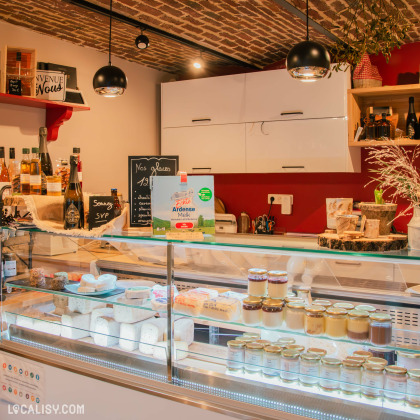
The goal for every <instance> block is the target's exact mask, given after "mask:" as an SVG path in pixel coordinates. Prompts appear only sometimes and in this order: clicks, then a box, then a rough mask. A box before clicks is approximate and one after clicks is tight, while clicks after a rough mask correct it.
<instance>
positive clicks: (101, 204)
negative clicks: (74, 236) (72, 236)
mask: <svg viewBox="0 0 420 420" xmlns="http://www.w3.org/2000/svg"><path fill="white" fill-rule="evenodd" d="M112 219H114V197H113V196H112V195H111V196H107V195H102V196H93V197H89V217H88V223H89V230H90V229H93V228H96V227H99V226H102V225H104V224H106V223H108V222H110V221H111V220H112Z"/></svg>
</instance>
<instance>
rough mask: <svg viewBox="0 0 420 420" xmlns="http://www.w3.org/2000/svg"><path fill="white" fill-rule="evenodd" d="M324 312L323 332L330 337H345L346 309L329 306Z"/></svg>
mask: <svg viewBox="0 0 420 420" xmlns="http://www.w3.org/2000/svg"><path fill="white" fill-rule="evenodd" d="M325 314H326V315H325V334H326V335H327V336H328V337H332V338H339V337H345V336H346V335H347V310H346V309H343V308H329V309H327V311H326V312H325Z"/></svg>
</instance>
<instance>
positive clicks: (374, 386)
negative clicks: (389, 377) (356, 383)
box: [362, 363, 385, 399]
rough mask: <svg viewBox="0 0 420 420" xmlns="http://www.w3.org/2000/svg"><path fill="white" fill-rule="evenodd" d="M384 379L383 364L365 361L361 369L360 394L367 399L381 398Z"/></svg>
mask: <svg viewBox="0 0 420 420" xmlns="http://www.w3.org/2000/svg"><path fill="white" fill-rule="evenodd" d="M384 379H385V377H384V366H383V365H380V364H374V363H365V364H364V365H363V369H362V394H363V395H364V396H365V397H366V398H369V399H379V398H381V397H382V393H383V387H384Z"/></svg>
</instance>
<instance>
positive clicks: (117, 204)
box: [111, 188, 121, 217]
mask: <svg viewBox="0 0 420 420" xmlns="http://www.w3.org/2000/svg"><path fill="white" fill-rule="evenodd" d="M111 195H112V196H113V197H114V217H118V216H119V215H120V214H121V204H120V200H119V198H118V190H117V189H116V188H111Z"/></svg>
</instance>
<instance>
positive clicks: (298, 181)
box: [214, 43, 420, 233]
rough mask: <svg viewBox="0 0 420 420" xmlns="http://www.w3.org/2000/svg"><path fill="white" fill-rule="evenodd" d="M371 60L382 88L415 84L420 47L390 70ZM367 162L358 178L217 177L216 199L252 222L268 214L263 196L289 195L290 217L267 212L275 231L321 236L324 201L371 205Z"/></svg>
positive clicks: (400, 226) (403, 226) (410, 47)
mask: <svg viewBox="0 0 420 420" xmlns="http://www.w3.org/2000/svg"><path fill="white" fill-rule="evenodd" d="M371 59H372V62H373V63H374V64H375V65H377V66H378V70H379V73H380V74H381V76H382V78H383V84H384V85H385V84H388V85H395V84H407V83H418V82H419V74H418V72H419V65H420V43H413V44H407V45H405V46H403V47H402V48H401V49H400V50H395V51H394V52H393V54H392V57H391V59H390V61H389V64H387V63H386V61H385V59H384V58H383V57H381V56H380V57H379V56H378V57H376V56H375V57H371ZM406 73H412V75H411V76H410V75H407V74H406ZM415 78H417V79H416V80H415V81H413V80H414V79H415ZM397 82H398V83H397ZM366 156H367V150H365V149H362V172H361V173H358V174H357V173H356V174H346V173H318V174H303V173H299V174H219V175H215V177H214V181H215V193H216V196H217V197H219V198H221V199H222V201H223V202H224V203H225V205H226V211H227V212H228V213H233V214H235V216H236V217H239V215H240V213H241V212H242V211H246V212H247V213H248V214H249V215H250V217H251V218H255V217H257V216H259V215H261V214H264V213H267V212H268V208H269V205H268V204H267V195H268V194H293V199H294V203H293V212H292V215H290V216H287V215H281V212H280V208H281V206H273V208H272V215H273V216H275V218H276V230H279V231H282V230H286V231H287V232H307V233H320V232H323V231H324V229H325V227H326V210H325V199H326V198H329V197H353V199H354V200H360V201H373V190H374V188H375V185H374V184H371V185H369V186H368V187H366V188H364V186H365V185H366V183H367V182H369V179H370V173H369V171H368V166H369V165H367V164H366V163H365V162H364V159H365V158H366ZM398 204H400V206H399V210H400V209H401V208H405V207H406V204H405V203H404V202H403V201H401V202H399V203H398ZM410 218H411V216H406V217H401V218H399V219H397V220H396V221H395V227H396V228H397V230H399V231H402V232H406V231H407V223H408V221H409V220H410Z"/></svg>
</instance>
